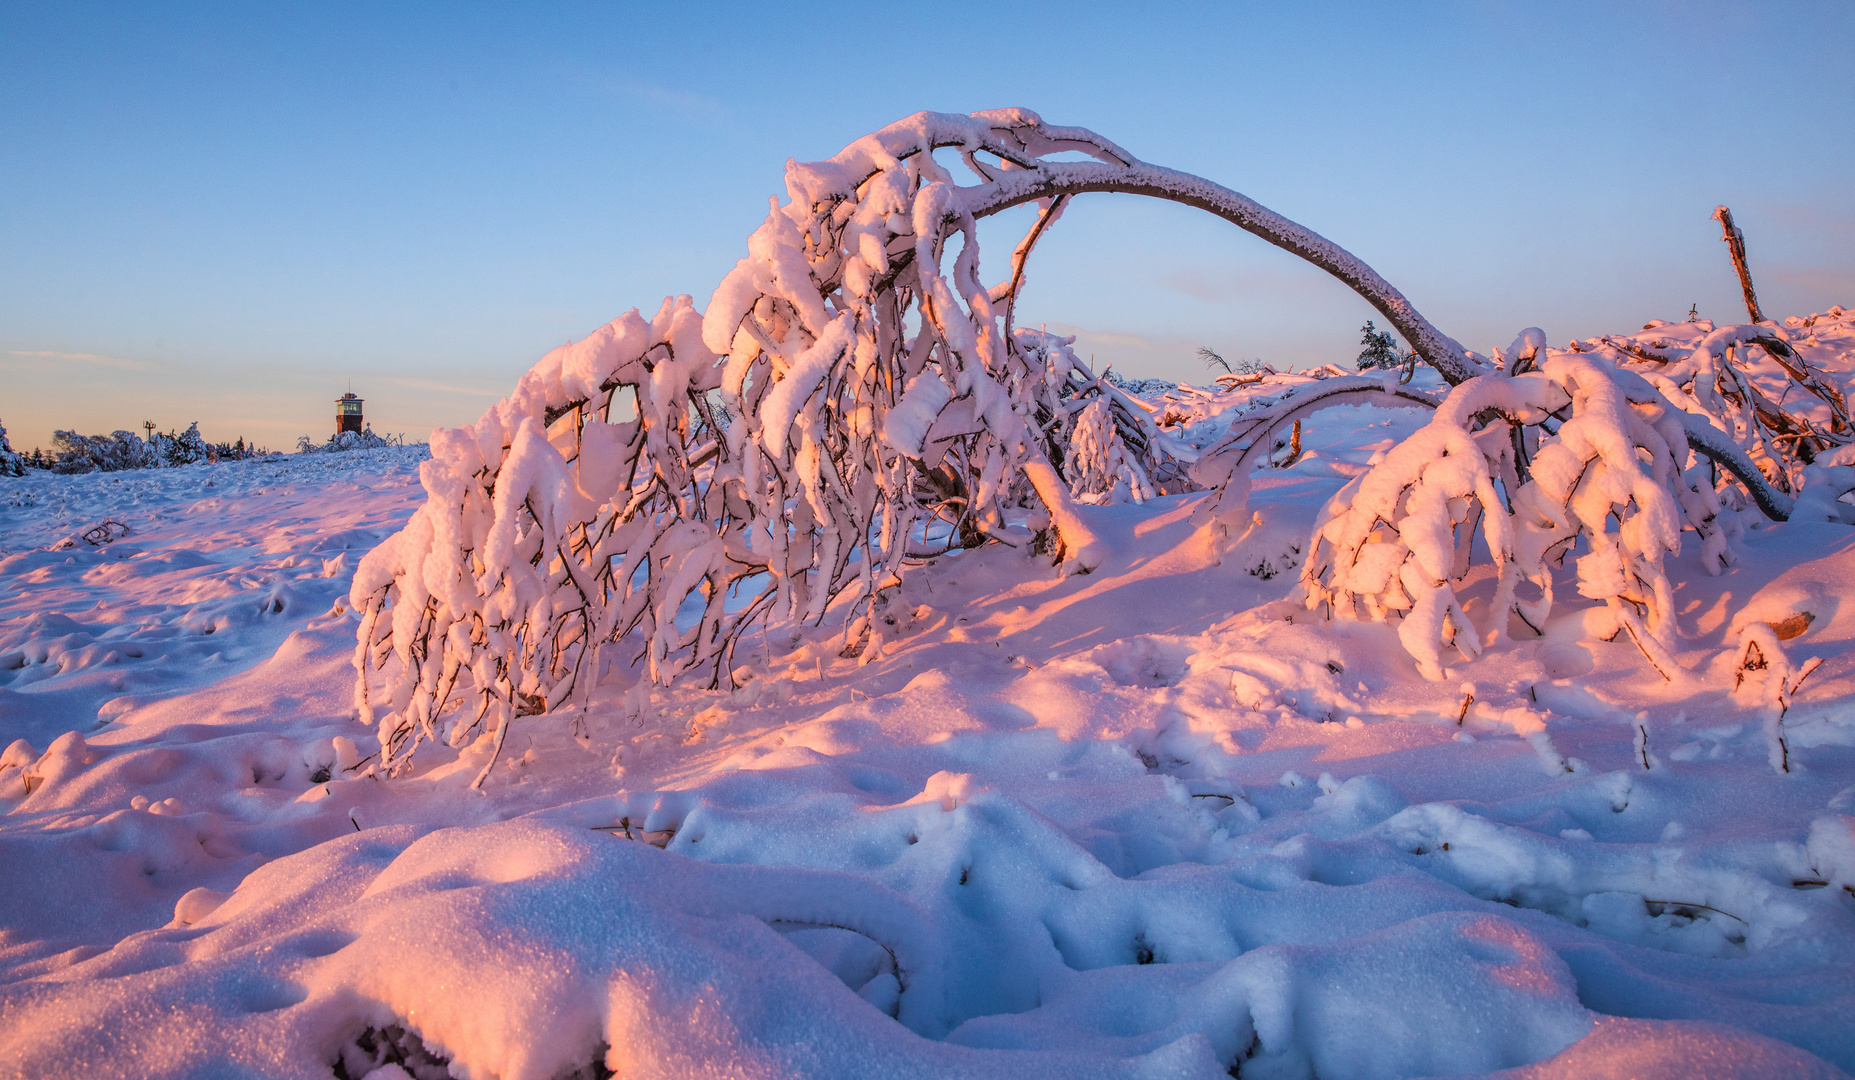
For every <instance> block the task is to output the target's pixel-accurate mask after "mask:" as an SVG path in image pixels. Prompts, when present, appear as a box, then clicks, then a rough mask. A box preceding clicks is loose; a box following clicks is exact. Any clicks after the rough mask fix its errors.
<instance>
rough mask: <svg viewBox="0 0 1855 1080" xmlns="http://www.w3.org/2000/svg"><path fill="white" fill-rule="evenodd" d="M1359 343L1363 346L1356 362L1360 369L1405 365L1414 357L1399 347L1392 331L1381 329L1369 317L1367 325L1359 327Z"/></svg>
mask: <svg viewBox="0 0 1855 1080" xmlns="http://www.w3.org/2000/svg"><path fill="white" fill-rule="evenodd" d="M1359 344H1360V345H1361V346H1362V348H1361V349H1360V350H1359V358H1358V360H1357V361H1355V363H1356V364H1357V366H1358V368H1359V370H1360V371H1366V370H1369V369H1371V368H1397V367H1404V366H1405V365H1407V364H1409V363H1410V362H1411V359H1412V358H1411V354H1410V353H1407V352H1404V351H1402V350H1400V349H1399V348H1398V339H1397V338H1395V337H1393V336H1392V334H1391V331H1389V330H1380V329H1379V328H1378V327H1377V326H1376V325H1374V324H1373V322H1372V320H1371V319H1367V320H1366V322H1365V325H1364V326H1362V327H1360V328H1359Z"/></svg>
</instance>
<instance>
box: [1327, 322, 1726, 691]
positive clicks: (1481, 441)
mask: <svg viewBox="0 0 1855 1080" xmlns="http://www.w3.org/2000/svg"><path fill="white" fill-rule="evenodd" d="M1555 415H1556V416H1560V417H1563V418H1564V419H1563V422H1562V423H1561V424H1560V425H1559V426H1558V428H1557V430H1556V431H1554V432H1551V433H1547V432H1545V431H1543V430H1542V429H1541V425H1543V424H1544V423H1545V422H1546V421H1547V419H1548V418H1551V417H1554V416H1555ZM1681 415H1682V413H1681V410H1680V409H1679V408H1677V407H1676V406H1675V405H1673V404H1672V403H1671V402H1669V401H1668V399H1667V398H1665V397H1664V396H1663V395H1662V394H1661V393H1660V392H1659V391H1657V390H1656V389H1655V388H1654V387H1653V386H1651V385H1650V384H1649V383H1648V382H1647V381H1646V380H1644V379H1642V378H1640V377H1638V376H1635V375H1633V374H1631V373H1628V372H1621V371H1618V370H1617V369H1616V367H1615V366H1614V365H1612V364H1610V363H1608V362H1607V361H1605V360H1603V359H1600V358H1597V357H1594V356H1589V355H1583V354H1557V355H1549V356H1548V357H1547V358H1546V359H1545V360H1544V361H1542V362H1540V363H1539V364H1538V366H1537V370H1532V371H1528V372H1525V373H1523V374H1520V375H1516V376H1512V377H1509V376H1506V375H1484V376H1480V377H1478V378H1475V379H1471V380H1470V381H1468V382H1466V383H1463V384H1462V385H1460V386H1458V387H1456V388H1455V389H1453V390H1452V391H1450V393H1449V396H1448V397H1447V398H1445V399H1444V401H1443V403H1442V404H1441V405H1440V406H1439V407H1438V408H1437V411H1436V415H1435V416H1434V417H1433V418H1432V419H1431V421H1430V423H1429V424H1428V425H1426V426H1425V427H1424V428H1423V429H1421V430H1420V431H1418V432H1417V433H1416V434H1415V435H1413V436H1412V437H1411V438H1409V439H1406V440H1405V441H1404V442H1402V443H1399V444H1398V445H1396V446H1394V447H1392V448H1391V449H1390V451H1389V452H1388V453H1387V454H1386V455H1385V457H1384V460H1382V461H1381V462H1380V463H1379V464H1377V465H1375V466H1374V467H1373V468H1372V469H1371V470H1370V471H1369V472H1367V473H1365V474H1364V475H1362V476H1360V477H1357V478H1355V479H1354V480H1353V481H1352V482H1351V483H1349V484H1348V485H1347V486H1346V487H1345V488H1344V489H1342V490H1341V491H1340V493H1339V494H1338V495H1336V496H1335V497H1334V498H1333V500H1332V501H1331V502H1329V503H1328V504H1327V506H1326V507H1325V508H1323V510H1322V512H1321V516H1320V520H1319V522H1318V524H1317V525H1316V527H1315V531H1314V535H1313V537H1312V538H1311V539H1310V541H1309V544H1310V551H1309V556H1310V557H1309V559H1308V561H1307V563H1306V564H1305V566H1304V568H1303V571H1302V583H1303V585H1304V586H1305V587H1306V599H1307V602H1308V605H1309V606H1310V607H1314V606H1318V605H1321V604H1326V605H1330V607H1331V610H1332V611H1333V613H1334V614H1336V615H1338V616H1339V617H1341V618H1355V617H1358V615H1360V614H1361V613H1363V614H1365V615H1367V616H1369V617H1371V618H1374V619H1381V620H1382V619H1385V618H1386V617H1388V616H1389V615H1390V614H1392V613H1394V612H1395V613H1398V614H1400V615H1402V621H1401V623H1400V625H1399V628H1398V637H1399V640H1400V641H1401V642H1402V643H1403V645H1404V647H1405V649H1406V651H1408V652H1409V653H1410V654H1411V656H1412V657H1413V658H1415V659H1416V661H1417V667H1418V670H1419V671H1421V672H1422V673H1423V674H1424V676H1425V677H1426V678H1431V679H1441V678H1443V677H1444V673H1443V667H1442V658H1441V654H1440V648H1441V647H1442V646H1443V645H1448V644H1453V645H1455V646H1456V648H1457V650H1458V651H1459V652H1460V653H1461V655H1462V656H1463V658H1464V659H1474V658H1475V657H1476V656H1478V655H1480V653H1481V649H1482V638H1483V637H1484V636H1486V637H1489V638H1491V639H1494V640H1498V639H1499V638H1500V637H1501V636H1502V635H1503V634H1504V633H1505V632H1506V628H1507V619H1508V617H1509V616H1510V615H1516V616H1518V617H1519V618H1520V619H1521V620H1522V621H1523V622H1525V623H1526V624H1527V625H1529V626H1532V627H1535V628H1538V627H1540V626H1543V625H1544V622H1545V618H1546V615H1547V614H1548V613H1549V612H1550V610H1551V607H1552V601H1553V586H1554V575H1553V567H1552V564H1553V563H1554V562H1561V563H1562V562H1563V559H1564V556H1565V555H1566V553H1567V552H1568V551H1569V550H1570V549H1571V547H1572V546H1573V545H1574V544H1575V543H1576V542H1578V541H1579V540H1582V541H1583V542H1584V546H1585V550H1586V552H1587V553H1586V554H1585V555H1583V556H1582V557H1580V558H1578V560H1577V578H1578V591H1579V592H1580V593H1581V594H1582V595H1584V596H1586V597H1589V598H1591V599H1594V600H1602V601H1604V602H1605V604H1606V605H1607V607H1608V608H1609V609H1610V611H1611V613H1612V616H1613V617H1614V619H1615V621H1616V623H1617V626H1618V628H1619V629H1621V630H1623V631H1625V632H1627V633H1628V634H1629V636H1630V638H1631V639H1632V640H1634V641H1636V643H1637V644H1638V645H1639V646H1641V647H1642V649H1643V651H1644V653H1645V654H1647V655H1648V656H1649V657H1650V659H1651V661H1652V662H1653V663H1654V664H1655V665H1656V667H1657V668H1658V669H1660V670H1662V672H1663V673H1664V674H1665V675H1669V676H1670V677H1672V676H1673V674H1674V672H1675V671H1677V670H1678V667H1677V665H1676V664H1675V661H1674V659H1673V656H1672V651H1673V649H1674V644H1675V625H1674V612H1673V610H1672V590H1671V587H1670V585H1669V582H1668V576H1667V574H1666V572H1665V571H1664V568H1663V556H1664V555H1665V554H1667V553H1670V552H1674V551H1678V550H1680V546H1681V531H1682V529H1683V527H1684V526H1685V527H1689V528H1693V529H1694V530H1696V531H1697V532H1698V533H1699V534H1700V536H1701V538H1702V550H1703V561H1704V563H1705V565H1706V566H1707V568H1708V570H1709V572H1712V573H1718V572H1719V569H1720V568H1721V567H1722V566H1724V565H1725V564H1726V563H1727V562H1729V561H1730V559H1731V552H1730V549H1728V548H1727V546H1726V542H1725V538H1724V536H1722V535H1721V533H1720V530H1719V528H1718V526H1717V525H1716V524H1715V518H1716V517H1717V516H1718V514H1719V511H1720V505H1719V501H1718V499H1717V497H1716V495H1715V492H1714V487H1713V483H1712V481H1711V479H1710V478H1709V477H1708V476H1707V474H1706V473H1707V470H1706V466H1705V465H1701V466H1698V467H1696V469H1695V474H1696V475H1690V474H1689V473H1688V472H1687V471H1686V469H1685V466H1686V465H1687V462H1688V459H1689V453H1688V439H1687V430H1686V428H1685V426H1684V425H1683V424H1682V423H1681V421H1680V419H1679V417H1680V416H1681ZM1497 488H1498V489H1499V490H1497ZM1613 521H1614V522H1615V527H1614V529H1613V528H1612V527H1611V524H1612V522H1613ZM1477 529H1479V530H1480V533H1481V537H1482V539H1483V540H1484V542H1485V543H1486V546H1487V550H1488V551H1489V552H1490V553H1491V558H1492V559H1493V561H1494V564H1495V567H1496V568H1497V571H1498V573H1499V580H1498V584H1497V586H1496V592H1495V599H1494V602H1493V604H1492V605H1491V607H1490V609H1489V614H1488V616H1487V618H1486V619H1485V620H1484V621H1485V622H1486V623H1487V625H1486V626H1484V627H1480V628H1478V627H1476V626H1475V625H1474V624H1472V623H1471V622H1470V621H1469V619H1468V616H1467V615H1466V614H1464V612H1463V609H1462V604H1461V602H1460V599H1459V598H1458V596H1457V594H1456V588H1457V586H1458V585H1459V584H1460V583H1461V582H1462V581H1463V580H1464V579H1465V578H1466V577H1467V575H1468V571H1469V565H1470V555H1471V552H1472V550H1473V548H1474V544H1475V540H1476V531H1477ZM1523 585H1524V586H1530V587H1531V589H1532V590H1533V591H1535V592H1536V593H1537V596H1536V597H1534V598H1530V599H1529V598H1524V597H1522V595H1521V590H1522V586H1523Z"/></svg>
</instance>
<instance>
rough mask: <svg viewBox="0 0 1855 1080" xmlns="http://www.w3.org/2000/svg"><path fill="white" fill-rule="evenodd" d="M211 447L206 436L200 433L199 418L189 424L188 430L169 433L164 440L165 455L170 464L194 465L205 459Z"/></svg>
mask: <svg viewBox="0 0 1855 1080" xmlns="http://www.w3.org/2000/svg"><path fill="white" fill-rule="evenodd" d="M209 449H210V448H209V447H208V446H207V445H206V439H205V437H204V436H202V435H201V434H200V422H199V421H198V420H195V421H194V422H193V423H191V424H188V425H187V430H185V431H183V432H181V433H180V434H179V435H178V436H175V435H169V436H168V437H167V438H166V439H164V440H163V441H162V450H163V451H164V454H163V456H164V457H165V459H166V464H168V465H169V466H181V465H194V464H197V463H199V462H202V461H205V460H206V456H207V451H208V450H209Z"/></svg>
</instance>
